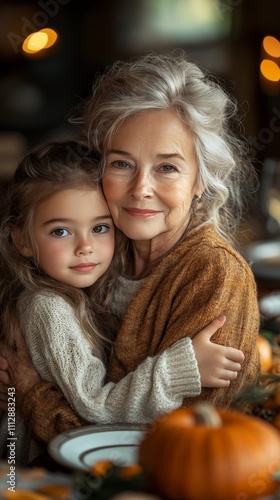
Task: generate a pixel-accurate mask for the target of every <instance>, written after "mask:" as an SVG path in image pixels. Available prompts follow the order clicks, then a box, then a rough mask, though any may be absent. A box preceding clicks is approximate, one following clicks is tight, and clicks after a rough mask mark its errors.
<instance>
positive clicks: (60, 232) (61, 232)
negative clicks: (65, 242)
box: [51, 228, 70, 238]
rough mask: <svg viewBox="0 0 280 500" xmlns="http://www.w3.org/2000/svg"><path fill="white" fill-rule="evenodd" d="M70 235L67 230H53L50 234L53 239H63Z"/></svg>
mask: <svg viewBox="0 0 280 500" xmlns="http://www.w3.org/2000/svg"><path fill="white" fill-rule="evenodd" d="M69 234H70V233H69V231H68V229H64V228H59V229H54V230H53V231H52V232H51V235H52V236H54V237H55V238H65V236H68V235H69Z"/></svg>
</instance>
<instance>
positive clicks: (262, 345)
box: [257, 335, 273, 373]
mask: <svg viewBox="0 0 280 500" xmlns="http://www.w3.org/2000/svg"><path fill="white" fill-rule="evenodd" d="M257 345H258V349H259V353H260V362H261V371H262V373H267V372H269V371H270V370H271V368H272V365H273V357H272V347H271V344H270V342H269V340H267V339H266V338H265V337H264V336H263V335H258V337H257Z"/></svg>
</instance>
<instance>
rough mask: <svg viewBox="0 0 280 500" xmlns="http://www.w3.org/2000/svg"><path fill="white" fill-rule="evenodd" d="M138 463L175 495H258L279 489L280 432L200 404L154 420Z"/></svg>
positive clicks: (230, 498)
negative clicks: (277, 484) (277, 479)
mask: <svg viewBox="0 0 280 500" xmlns="http://www.w3.org/2000/svg"><path fill="white" fill-rule="evenodd" d="M139 463H140V464H141V465H142V466H143V468H144V470H146V472H147V474H148V477H149V478H150V480H151V484H152V486H153V488H154V490H155V492H156V493H158V494H160V495H162V496H163V497H164V498H167V499H170V500H178V499H180V500H206V499H208V498H209V499H210V498H211V499H215V500H236V499H239V498H240V499H241V498H242V499H243V498H246V499H248V500H249V499H256V498H259V497H261V496H266V495H270V494H272V493H273V492H274V491H275V489H276V483H275V482H274V481H273V480H272V475H273V473H274V472H275V471H276V470H279V469H280V433H279V432H278V431H277V430H276V429H275V428H274V427H273V426H272V425H270V424H268V423H267V422H264V421H262V420H261V419H259V418H257V417H251V416H248V415H244V414H242V413H239V412H237V411H229V410H215V408H214V407H212V406H211V405H209V404H207V403H200V404H198V405H196V406H194V407H191V408H180V409H178V410H175V411H173V412H171V413H169V414H167V415H164V416H163V417H161V418H159V419H157V420H156V421H155V422H153V423H152V425H151V427H150V429H148V430H147V432H146V433H145V436H144V438H143V440H142V442H141V443H140V447H139Z"/></svg>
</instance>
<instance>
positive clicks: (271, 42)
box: [263, 36, 280, 58]
mask: <svg viewBox="0 0 280 500" xmlns="http://www.w3.org/2000/svg"><path fill="white" fill-rule="evenodd" d="M263 48H264V50H265V51H266V53H267V54H268V55H269V56H271V57H275V58H279V57H280V42H279V40H277V38H275V37H274V36H266V37H265V38H264V39H263Z"/></svg>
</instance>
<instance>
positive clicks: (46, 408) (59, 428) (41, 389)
mask: <svg viewBox="0 0 280 500" xmlns="http://www.w3.org/2000/svg"><path fill="white" fill-rule="evenodd" d="M223 322H224V320H222V323H223ZM220 327H221V321H220V320H214V321H213V322H211V324H210V325H208V326H207V327H206V328H204V329H203V330H202V331H201V332H200V334H198V335H197V338H198V339H199V338H204V339H205V338H207V339H211V337H212V335H213V334H214V333H215V332H216V331H217V329H218V328H220ZM16 345H17V351H13V350H11V349H10V348H8V347H6V346H2V348H1V352H2V354H3V355H5V356H6V358H7V361H6V359H4V358H3V357H2V356H0V382H1V383H5V384H6V383H7V382H8V383H9V384H12V385H14V386H15V387H16V395H17V397H18V396H20V398H19V399H20V400H22V401H23V403H22V406H21V413H22V415H23V418H24V420H25V422H26V423H27V425H28V426H29V429H30V430H31V431H32V433H33V435H34V436H35V437H36V438H37V439H40V440H42V441H44V442H45V443H48V442H49V441H50V440H51V439H53V438H54V437H55V436H56V435H57V434H59V433H61V432H65V431H68V430H71V429H74V428H77V427H80V426H82V425H86V424H87V423H88V422H85V421H84V420H83V419H82V418H80V417H79V416H78V415H77V414H76V413H75V412H74V411H73V410H72V408H71V407H70V406H69V404H68V402H67V400H66V398H65V397H64V395H63V394H62V392H61V390H60V389H59V388H58V386H57V385H56V384H53V383H50V382H44V381H42V382H39V383H36V382H37V380H38V374H37V372H36V370H35V367H34V366H33V364H32V360H31V358H30V355H29V351H28V349H27V346H26V344H25V341H24V339H23V338H22V337H21V336H18V337H17V339H16ZM207 348H208V346H207ZM235 354H236V353H235ZM22 359H24V360H25V365H26V364H28V366H29V368H28V372H26V373H25V375H26V376H25V384H24V386H23V385H21V380H22V375H21V367H22ZM28 360H29V361H28ZM7 371H8V373H9V378H8V380H7ZM216 383H218V381H216ZM34 384H35V385H34ZM20 385H21V386H20ZM19 386H20V390H19ZM38 402H40V404H39V403H38ZM164 411H166V410H164Z"/></svg>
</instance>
